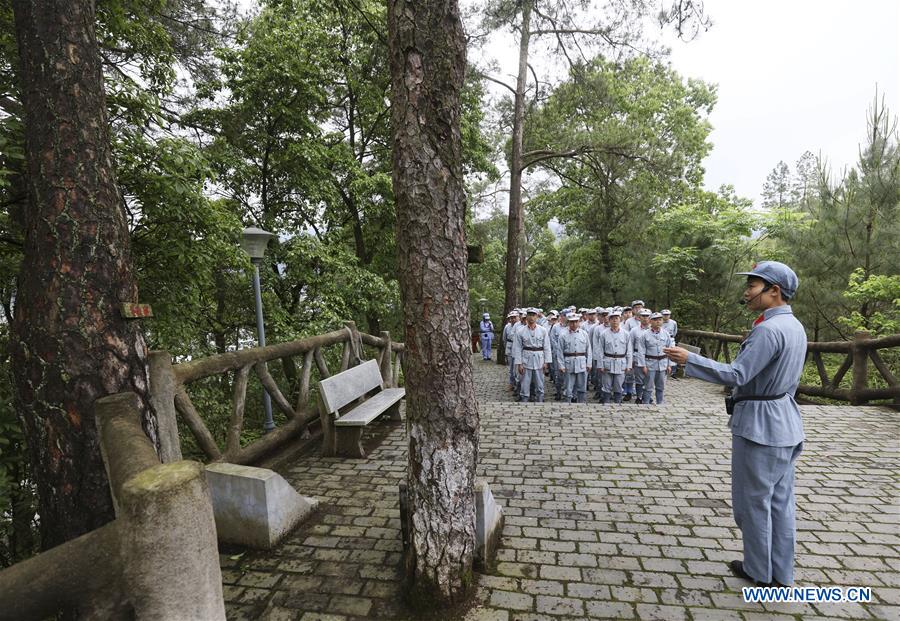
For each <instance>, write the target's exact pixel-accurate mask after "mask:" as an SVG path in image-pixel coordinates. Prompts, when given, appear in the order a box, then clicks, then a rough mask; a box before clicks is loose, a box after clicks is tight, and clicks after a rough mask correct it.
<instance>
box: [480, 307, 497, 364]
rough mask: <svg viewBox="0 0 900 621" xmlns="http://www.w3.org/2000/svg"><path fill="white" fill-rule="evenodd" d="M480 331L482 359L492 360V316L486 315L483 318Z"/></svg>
mask: <svg viewBox="0 0 900 621" xmlns="http://www.w3.org/2000/svg"><path fill="white" fill-rule="evenodd" d="M478 330H479V332H480V333H481V359H482V360H490V359H491V342H492V341H493V340H494V322H492V321H491V316H490V315H489V314H487V313H484V314H483V315H482V316H481V323H480V324H479V326H478Z"/></svg>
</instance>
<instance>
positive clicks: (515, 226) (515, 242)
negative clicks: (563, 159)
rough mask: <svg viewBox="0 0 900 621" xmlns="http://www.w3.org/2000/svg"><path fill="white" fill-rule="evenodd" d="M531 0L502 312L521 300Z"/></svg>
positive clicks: (516, 113) (516, 120) (526, 6)
mask: <svg viewBox="0 0 900 621" xmlns="http://www.w3.org/2000/svg"><path fill="white" fill-rule="evenodd" d="M531 5H532V0H526V1H525V2H523V3H522V28H521V35H520V38H519V75H518V77H517V78H516V96H515V101H514V103H513V106H514V107H513V131H512V153H511V155H510V160H509V219H508V224H507V231H506V279H505V281H504V289H505V300H504V309H503V314H504V315H506V314H507V313H508V312H509V311H511V310H512V309H514V308H516V307H517V306H519V304H520V302H521V301H522V300H523V298H522V297H520V295H524V293H523V292H524V278H525V213H524V209H523V207H522V169H523V166H522V141H523V138H524V135H525V88H526V86H527V79H528V45H529V42H530V40H531Z"/></svg>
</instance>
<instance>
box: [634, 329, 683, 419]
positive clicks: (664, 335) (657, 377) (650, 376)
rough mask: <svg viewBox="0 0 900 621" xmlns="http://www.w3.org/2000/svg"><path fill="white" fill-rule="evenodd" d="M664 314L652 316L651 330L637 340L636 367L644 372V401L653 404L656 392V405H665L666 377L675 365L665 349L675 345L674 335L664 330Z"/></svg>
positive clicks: (644, 332)
mask: <svg viewBox="0 0 900 621" xmlns="http://www.w3.org/2000/svg"><path fill="white" fill-rule="evenodd" d="M662 319H663V316H662V313H653V314H652V315H650V329H649V330H644V331H643V332H642V333H641V335H640V336H639V337H638V340H637V355H636V357H635V362H634V366H636V367H642V368H643V371H644V400H643V401H642V403H651V401H652V400H653V392H654V390H655V391H656V405H662V403H663V391H664V390H665V389H666V375H668V373H669V367H670V366H671V365H672V364H673V363H672V361H671V360H669V359H668V358H667V357H666V355H665V353H663V349H664V348H666V347H672V346H673V345H675V341H673V340H672V335H671V334H669V333H668V331H666V330H663V329H662Z"/></svg>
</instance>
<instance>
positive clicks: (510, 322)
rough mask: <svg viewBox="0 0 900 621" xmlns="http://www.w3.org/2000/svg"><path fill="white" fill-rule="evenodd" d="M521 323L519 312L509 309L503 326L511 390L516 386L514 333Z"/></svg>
mask: <svg viewBox="0 0 900 621" xmlns="http://www.w3.org/2000/svg"><path fill="white" fill-rule="evenodd" d="M518 325H519V313H518V312H517V311H514V310H512V311H509V314H508V315H507V316H506V325H505V326H503V335H502V338H503V351H504V352H505V353H506V364H507V365H508V366H509V390H510V391H512V390H515V388H516V364H515V362H516V361H515V359H514V358H513V335H514V334H515V328H516V326H518Z"/></svg>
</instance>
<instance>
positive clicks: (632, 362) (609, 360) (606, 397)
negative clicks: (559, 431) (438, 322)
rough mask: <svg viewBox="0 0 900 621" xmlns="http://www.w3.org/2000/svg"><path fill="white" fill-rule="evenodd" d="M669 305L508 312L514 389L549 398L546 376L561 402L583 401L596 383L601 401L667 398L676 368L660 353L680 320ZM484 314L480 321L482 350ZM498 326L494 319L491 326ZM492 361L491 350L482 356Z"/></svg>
mask: <svg viewBox="0 0 900 621" xmlns="http://www.w3.org/2000/svg"><path fill="white" fill-rule="evenodd" d="M671 315H672V313H671V311H669V310H668V309H666V310H663V311H662V312H659V313H654V312H652V311H650V309H647V308H644V302H643V300H634V301H633V302H632V303H631V306H630V307H628V308H623V307H620V306H615V307H611V308H605V307H598V308H580V309H578V310H577V311H576V309H575V307H574V306H571V307H567V308H564V309H563V310H562V311H561V312H557V311H555V310H552V311H550V312H549V313H548V314H547V315H546V316H545V315H544V312H543V310H542V309H540V308H526V309H514V310H512V311H511V312H510V313H509V315H507V323H506V325H505V326H504V327H503V335H502V337H501V338H502V342H503V344H504V347H505V352H506V357H507V360H508V363H509V386H510V391H512V392H513V393H514V394H515V395H517V396H518V400H519V401H537V402H541V401H543V400H544V375H545V374H547V375H548V376H549V378H550V380H551V381H552V382H553V384H554V385H555V388H556V395H555V398H556V400H557V401H560V400H565V401H569V402H574V403H585V402H586V400H587V392H588V389H589V388H590V387H593V389H594V392H595V397H596V398H597V399H598V400H599V401H601V402H602V403H609V402H610V401H615V403H622V401H630V400H631V399H632V397H634V399H635V402H636V403H647V404H649V403H653V399H654V397H655V399H656V403H657V404H662V403H663V398H664V396H663V395H664V391H665V384H666V377H667V376H670V375H671V373H672V372H673V371H674V369H675V365H674V364H673V363H671V362H670V361H669V360H668V359H667V358H666V356H665V354H664V353H663V348H664V347H671V346H672V345H674V342H675V335H676V334H677V333H678V324H677V323H676V322H675V320H674V319H672V318H671ZM489 319H490V317H489V315H487V314H486V313H485V316H484V319H483V320H482V322H481V329H482V354H483V355H484V347H485V345H487V347H488V348H490V342H489V341H488V342H485V328H486V327H487V325H486V322H488V321H489ZM491 325H493V324H491ZM489 359H490V349H488V352H487V354H486V356H485V360H489Z"/></svg>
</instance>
